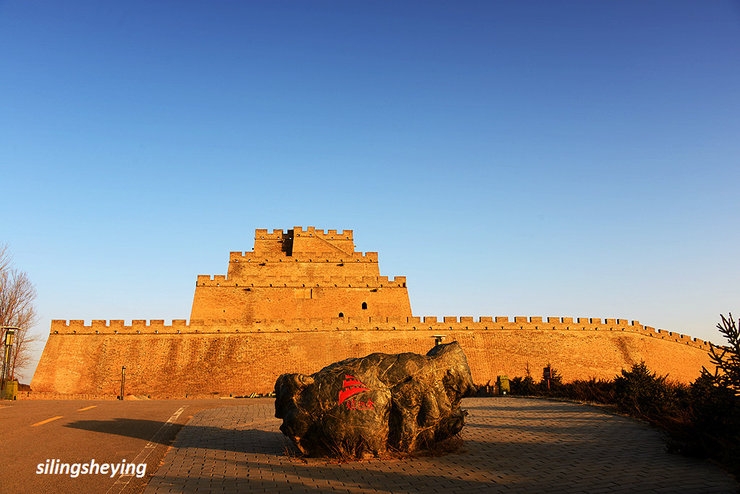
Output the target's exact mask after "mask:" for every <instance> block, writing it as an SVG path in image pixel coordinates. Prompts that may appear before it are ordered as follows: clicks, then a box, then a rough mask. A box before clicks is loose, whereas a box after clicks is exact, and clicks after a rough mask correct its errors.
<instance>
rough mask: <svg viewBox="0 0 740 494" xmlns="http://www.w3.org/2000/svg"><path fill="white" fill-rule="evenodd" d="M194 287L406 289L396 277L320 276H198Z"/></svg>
mask: <svg viewBox="0 0 740 494" xmlns="http://www.w3.org/2000/svg"><path fill="white" fill-rule="evenodd" d="M196 286H203V287H214V286H218V287H232V288H239V287H242V288H244V287H255V288H305V287H324V288H393V287H396V288H406V277H405V276H396V277H393V278H389V277H388V276H342V277H335V276H322V277H314V278H313V279H312V280H311V281H308V280H306V278H305V277H299V276H261V277H259V278H256V277H255V278H252V279H251V280H250V281H247V282H243V281H235V280H232V279H229V278H228V277H227V276H225V275H222V274H215V275H208V274H199V275H198V278H197V280H196Z"/></svg>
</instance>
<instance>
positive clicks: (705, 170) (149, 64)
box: [0, 0, 740, 380]
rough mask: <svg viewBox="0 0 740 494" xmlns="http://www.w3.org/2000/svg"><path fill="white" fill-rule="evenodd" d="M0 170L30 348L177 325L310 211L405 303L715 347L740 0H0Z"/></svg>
mask: <svg viewBox="0 0 740 494" xmlns="http://www.w3.org/2000/svg"><path fill="white" fill-rule="evenodd" d="M0 184H1V186H0V190H1V191H2V196H0V243H5V244H7V245H8V247H9V249H10V250H11V252H12V254H13V258H14V263H15V267H17V268H19V269H22V270H24V271H26V272H27V273H28V275H29V276H30V278H31V279H32V281H33V282H34V283H35V285H36V288H37V291H38V299H37V308H38V312H39V316H40V320H39V324H38V326H37V327H36V328H34V332H36V333H38V334H40V335H43V337H42V340H45V335H46V334H47V333H48V329H49V323H50V320H51V319H84V320H86V321H88V322H89V321H90V320H91V319H125V320H131V319H165V320H167V321H169V320H171V319H187V318H188V317H189V313H190V304H191V302H192V295H193V290H194V285H195V279H196V276H197V275H198V274H225V273H226V268H227V263H228V255H229V252H230V251H240V250H241V251H247V250H251V249H252V245H253V238H254V230H255V228H268V229H273V228H282V229H288V228H292V227H293V226H296V225H301V226H308V225H312V226H316V227H317V228H323V229H339V230H342V229H352V230H354V232H355V243H356V245H357V248H358V250H360V251H363V252H364V251H377V252H379V256H380V270H381V274H383V275H388V276H396V275H405V276H407V277H408V287H409V294H410V297H411V305H412V310H413V312H414V314H415V315H419V316H423V315H437V316H445V315H458V316H460V315H470V316H481V315H492V316H497V315H508V316H517V315H538V316H545V317H546V316H572V317H601V318H607V317H609V318H623V319H630V320H639V321H640V322H642V323H643V324H647V325H650V326H654V327H659V328H664V329H668V330H672V331H678V332H681V333H685V334H689V335H691V336H695V337H699V338H703V339H708V340H712V341H715V342H721V341H722V340H721V337H720V336H719V333H718V332H717V330H716V329H715V325H716V323H717V322H718V321H719V314H720V313H724V314H726V313H727V312H730V311H733V310H734V311H735V312H736V315H740V283H739V281H740V259H739V255H738V253H739V251H738V246H739V245H740V4H739V3H738V2H729V1H712V2H698V1H676V0H666V1H642V0H640V1H598V2H595V1H583V2H569V1H563V2H552V1H549V0H547V1H540V2H528V1H518V2H496V1H482V2H429V1H423V2H422V1H419V2H390V1H388V2H354V1H352V2H347V1H336V2H318V1H312V2H305V1H295V2H281V1H277V2H267V1H265V2H243V1H214V2H194V1H169V2H168V1H158V2H148V1H146V2H145V1H134V0H129V1H126V2H99V1H89V2H82V1H76V0H70V1H65V2H52V1H33V2H24V1H0ZM41 346H42V345H39V348H38V350H39V351H40V349H41ZM30 374H31V373H30V372H29V373H28V375H27V380H30Z"/></svg>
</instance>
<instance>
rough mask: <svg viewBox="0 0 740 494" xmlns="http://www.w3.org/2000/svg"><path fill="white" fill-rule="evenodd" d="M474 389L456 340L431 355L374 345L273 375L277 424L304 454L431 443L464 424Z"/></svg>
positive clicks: (349, 453)
mask: <svg viewBox="0 0 740 494" xmlns="http://www.w3.org/2000/svg"><path fill="white" fill-rule="evenodd" d="M474 392H475V386H474V385H473V379H472V377H471V375H470V367H468V361H467V358H466V357H465V353H464V352H463V350H462V348H460V345H458V343H457V342H453V343H449V344H446V345H437V346H435V347H434V348H432V349H431V350H430V351H429V352H428V353H427V354H426V355H418V354H415V353H401V354H396V355H389V354H385V353H373V354H371V355H368V356H366V357H362V358H352V359H347V360H343V361H341V362H336V363H334V364H331V365H329V366H327V367H324V368H323V369H321V370H320V371H319V372H317V373H315V374H312V375H310V376H307V375H304V374H283V375H281V376H280V377H279V378H278V379H277V382H276V383H275V416H276V417H277V418H281V419H283V424H282V425H281V426H280V430H281V431H282V433H283V434H285V435H286V436H287V437H288V438H290V439H291V440H292V441H293V443H294V444H295V445H296V447H297V448H298V449H299V450H300V451H301V453H303V454H304V455H307V456H334V457H362V456H367V455H374V456H379V455H381V454H383V453H385V452H389V451H390V452H400V453H409V452H414V451H417V450H420V449H428V448H430V447H431V446H433V445H434V444H436V443H438V442H439V441H444V440H446V439H448V438H451V437H452V436H454V435H456V434H457V433H458V432H460V431H461V430H462V428H463V425H464V424H465V415H467V412H466V411H464V410H462V409H461V408H460V400H461V399H462V398H463V397H465V396H471V395H472V394H474Z"/></svg>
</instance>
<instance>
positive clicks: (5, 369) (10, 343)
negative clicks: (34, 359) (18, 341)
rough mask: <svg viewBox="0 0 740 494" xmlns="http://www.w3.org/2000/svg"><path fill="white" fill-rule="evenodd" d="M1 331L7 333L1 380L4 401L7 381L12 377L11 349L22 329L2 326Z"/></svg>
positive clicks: (1, 393) (0, 392)
mask: <svg viewBox="0 0 740 494" xmlns="http://www.w3.org/2000/svg"><path fill="white" fill-rule="evenodd" d="M0 329H2V330H4V332H5V338H4V339H3V344H4V346H5V352H4V354H3V374H2V379H0V399H2V398H5V381H6V380H7V378H8V377H9V376H10V377H12V375H11V374H10V372H9V371H10V349H11V348H12V346H13V337H14V336H15V332H16V331H19V330H20V329H21V328H19V327H17V326H2V327H0Z"/></svg>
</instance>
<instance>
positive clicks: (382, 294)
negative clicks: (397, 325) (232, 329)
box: [191, 278, 411, 324]
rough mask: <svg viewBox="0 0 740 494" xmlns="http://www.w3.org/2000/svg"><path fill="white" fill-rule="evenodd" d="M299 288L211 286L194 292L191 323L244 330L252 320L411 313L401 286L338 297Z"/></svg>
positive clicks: (348, 290) (319, 287)
mask: <svg viewBox="0 0 740 494" xmlns="http://www.w3.org/2000/svg"><path fill="white" fill-rule="evenodd" d="M285 285H287V283H286V284H285ZM302 285H304V286H305V287H302V286H301V285H298V287H296V286H295V285H293V286H290V285H288V286H279V285H278V284H277V283H273V284H272V286H269V285H268V286H255V287H252V286H247V287H239V288H240V289H236V290H235V289H234V287H233V285H231V286H229V285H228V284H227V285H226V286H210V287H208V288H207V289H200V288H201V287H198V288H196V293H195V296H194V303H193V311H192V313H191V318H193V319H202V320H213V319H229V320H235V321H238V322H239V323H240V324H245V323H246V324H249V323H252V322H253V321H257V320H260V321H265V320H271V321H272V320H279V319H296V318H301V317H314V318H315V317H325V318H326V319H330V318H332V317H339V314H340V313H342V314H344V315H345V316H361V315H373V316H378V315H379V314H410V313H411V306H410V303H409V297H408V291H407V289H406V287H405V286H403V285H404V283H388V282H387V278H386V280H384V281H383V280H381V283H378V284H377V285H375V288H367V286H366V285H365V284H361V283H355V284H354V285H352V286H351V287H350V286H346V287H344V288H343V289H342V290H341V291H340V290H337V289H336V288H335V286H334V284H333V283H332V284H321V283H316V284H314V285H312V284H308V283H305V284H302ZM357 285H362V286H361V287H359V286H357ZM356 286H357V287H356ZM371 286H372V285H371ZM355 287H356V288H355ZM363 303H364V304H365V305H363ZM363 307H365V308H364V309H363Z"/></svg>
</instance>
